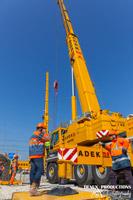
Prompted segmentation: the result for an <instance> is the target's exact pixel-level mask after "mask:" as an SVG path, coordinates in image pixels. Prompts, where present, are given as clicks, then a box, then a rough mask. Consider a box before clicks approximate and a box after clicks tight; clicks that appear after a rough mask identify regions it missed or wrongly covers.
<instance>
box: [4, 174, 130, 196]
mask: <svg viewBox="0 0 133 200" xmlns="http://www.w3.org/2000/svg"><path fill="white" fill-rule="evenodd" d="M16 180H22V181H23V184H22V185H15V186H13V187H12V186H8V185H0V200H11V199H12V193H13V192H23V191H24V192H27V191H29V187H30V186H29V185H30V184H29V183H30V182H29V174H17V176H16ZM56 186H58V184H57V185H51V184H50V183H48V182H47V180H46V178H45V176H42V178H41V184H40V187H39V190H45V189H47V190H48V189H52V188H53V187H56ZM68 186H71V187H72V188H73V189H78V190H82V191H87V192H93V193H101V194H104V195H107V196H111V197H112V200H129V198H127V196H129V195H126V193H125V194H124V196H123V194H122V193H121V194H122V195H120V192H118V191H116V192H113V193H111V192H110V191H108V190H104V191H103V190H99V189H96V188H95V187H94V188H88V187H87V188H80V187H78V186H76V185H75V184H74V182H70V183H69V185H68Z"/></svg>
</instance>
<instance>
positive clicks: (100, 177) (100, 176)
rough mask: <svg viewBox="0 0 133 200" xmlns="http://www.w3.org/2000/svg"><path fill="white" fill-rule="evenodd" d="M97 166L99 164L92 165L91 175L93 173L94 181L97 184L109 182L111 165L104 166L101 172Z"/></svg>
mask: <svg viewBox="0 0 133 200" xmlns="http://www.w3.org/2000/svg"><path fill="white" fill-rule="evenodd" d="M99 167H100V166H97V165H93V166H92V175H93V179H94V182H95V183H96V184H97V185H106V184H109V177H110V171H111V167H105V168H104V171H103V173H101V172H100V170H99Z"/></svg>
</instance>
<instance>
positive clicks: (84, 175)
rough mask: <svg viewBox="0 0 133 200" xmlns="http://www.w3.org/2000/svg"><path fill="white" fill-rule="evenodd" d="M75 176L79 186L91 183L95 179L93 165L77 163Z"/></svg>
mask: <svg viewBox="0 0 133 200" xmlns="http://www.w3.org/2000/svg"><path fill="white" fill-rule="evenodd" d="M81 170H82V171H81ZM74 176H75V179H76V182H77V184H78V185H79V186H83V185H89V184H91V183H92V181H93V176H92V168H91V165H75V166H74Z"/></svg>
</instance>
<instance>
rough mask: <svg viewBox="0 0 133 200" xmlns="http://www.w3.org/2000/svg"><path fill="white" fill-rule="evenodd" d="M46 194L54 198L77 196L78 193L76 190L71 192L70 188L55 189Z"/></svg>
mask: <svg viewBox="0 0 133 200" xmlns="http://www.w3.org/2000/svg"><path fill="white" fill-rule="evenodd" d="M46 194H50V195H54V196H67V195H74V194H78V192H77V191H76V190H73V189H72V188H70V187H56V188H53V189H52V190H50V191H48V192H47V193H46Z"/></svg>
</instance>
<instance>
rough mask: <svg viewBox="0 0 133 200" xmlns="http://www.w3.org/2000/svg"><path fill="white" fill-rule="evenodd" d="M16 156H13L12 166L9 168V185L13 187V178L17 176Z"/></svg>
mask: <svg viewBox="0 0 133 200" xmlns="http://www.w3.org/2000/svg"><path fill="white" fill-rule="evenodd" d="M18 157H19V156H18V155H17V154H15V155H14V157H13V161H12V166H11V179H10V185H13V182H14V179H15V176H16V174H17V171H18Z"/></svg>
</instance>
